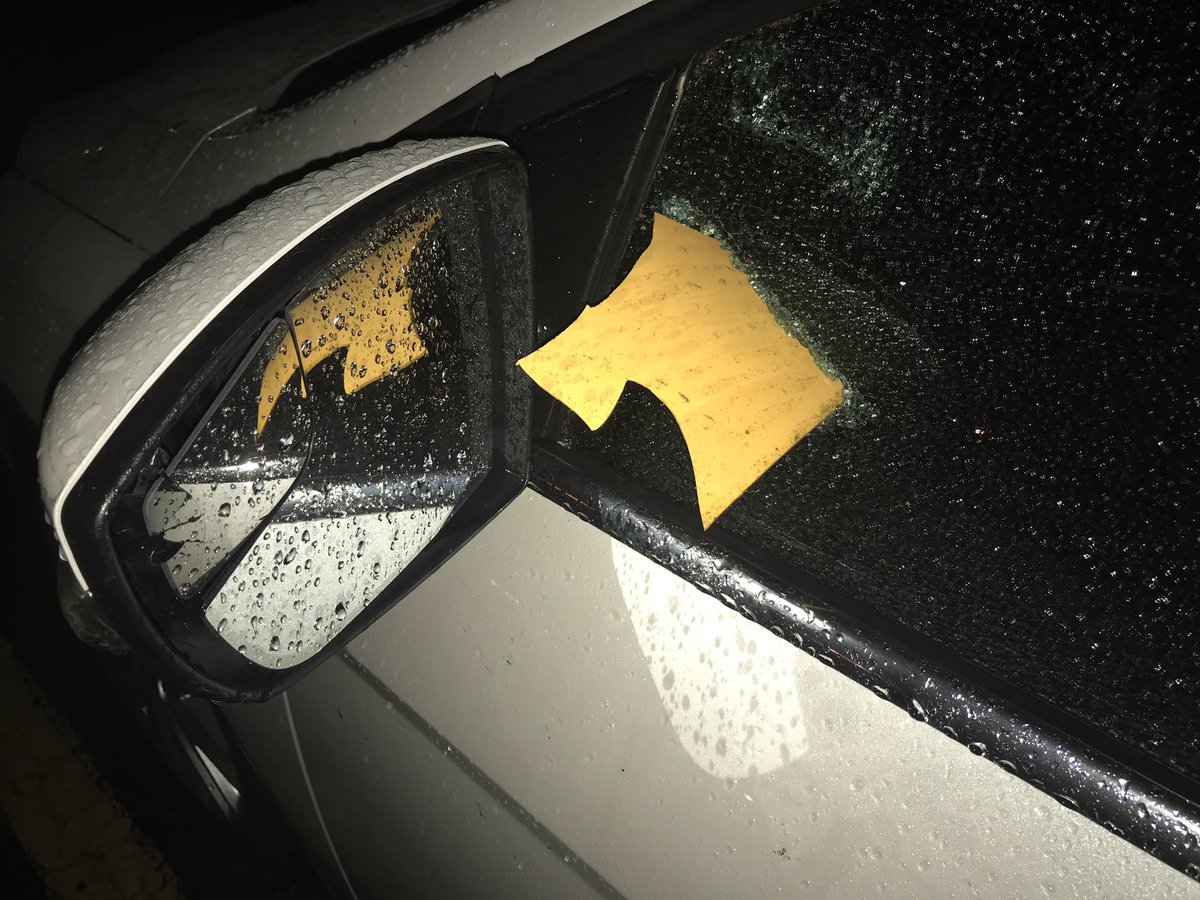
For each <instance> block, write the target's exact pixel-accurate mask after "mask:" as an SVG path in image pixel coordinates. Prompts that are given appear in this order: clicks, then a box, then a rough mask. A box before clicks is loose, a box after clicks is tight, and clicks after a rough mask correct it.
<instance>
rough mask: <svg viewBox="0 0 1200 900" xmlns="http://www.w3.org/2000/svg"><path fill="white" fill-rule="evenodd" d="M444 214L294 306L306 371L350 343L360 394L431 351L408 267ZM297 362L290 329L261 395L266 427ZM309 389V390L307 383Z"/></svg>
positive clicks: (348, 385) (349, 382)
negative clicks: (418, 319)
mask: <svg viewBox="0 0 1200 900" xmlns="http://www.w3.org/2000/svg"><path fill="white" fill-rule="evenodd" d="M438 217H439V216H438V214H437V213H434V214H433V215H431V216H429V217H428V218H426V219H425V220H423V221H421V222H418V223H417V224H415V225H413V226H411V227H409V228H407V229H405V230H404V231H402V232H401V233H400V234H399V235H397V236H396V237H395V238H393V239H391V240H390V241H388V242H386V243H385V244H383V245H382V246H380V248H379V249H378V250H376V251H375V252H374V253H371V254H370V255H368V256H366V257H365V258H364V259H362V260H361V261H360V262H358V263H356V264H355V265H354V266H352V267H351V268H350V269H349V271H347V272H346V273H345V274H344V275H342V276H340V277H339V278H338V279H336V280H335V281H333V282H331V283H329V284H328V285H326V286H324V287H323V288H322V289H321V290H319V291H317V292H315V293H313V294H311V295H309V296H308V297H306V298H304V299H303V300H301V301H299V302H298V303H297V304H296V305H295V306H294V307H293V308H292V313H291V316H292V326H293V328H294V329H295V333H296V343H297V344H298V345H299V348H300V363H301V364H302V365H303V366H304V373H305V374H306V375H307V374H308V373H309V372H311V371H312V369H313V367H314V366H316V365H318V364H319V363H320V362H321V361H322V360H324V359H325V358H326V357H328V356H329V355H331V354H332V353H334V352H336V351H337V350H341V349H342V348H343V347H344V348H346V363H345V366H344V368H343V370H342V387H343V390H345V392H346V393H347V394H353V393H354V392H355V391H358V390H360V389H362V388H364V387H366V386H367V385H368V384H372V383H374V382H376V381H378V380H379V379H380V378H383V377H384V376H385V375H392V374H395V373H396V372H399V371H401V370H402V369H405V368H407V367H408V366H411V365H412V364H413V363H415V362H416V361H417V360H418V359H421V358H422V357H423V356H426V355H427V354H428V353H429V350H428V349H427V348H426V346H425V342H424V341H422V340H421V336H420V335H419V334H418V333H417V330H416V323H415V322H414V321H413V310H412V287H411V286H410V285H409V283H408V267H409V264H410V263H411V261H412V255H413V252H414V251H415V250H416V249H417V247H418V245H419V244H420V242H421V239H422V238H423V237H424V236H425V234H426V233H427V232H428V231H429V229H430V228H431V227H432V226H433V223H434V222H436V221H437V219H438ZM297 368H299V366H298V365H297V362H296V348H295V347H294V346H293V344H292V339H291V336H290V335H287V336H285V337H284V339H283V340H282V341H281V342H280V345H279V348H278V349H277V350H276V351H275V354H274V355H273V356H272V357H271V359H270V360H269V361H268V363H267V367H266V369H265V370H264V371H263V379H262V388H261V390H260V391H259V395H258V431H259V433H260V434H261V433H262V430H263V429H264V428H266V426H267V422H268V421H269V420H270V418H271V412H272V410H274V408H275V403H276V402H277V400H278V398H279V396H280V393H281V392H282V391H283V389H284V387H286V386H287V384H288V382H289V381H291V379H292V376H293V375H295V374H296V369H297ZM301 390H302V391H304V392H305V396H307V390H306V389H305V388H304V385H303V384H301Z"/></svg>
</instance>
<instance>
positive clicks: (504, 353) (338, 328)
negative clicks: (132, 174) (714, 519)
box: [39, 139, 532, 700]
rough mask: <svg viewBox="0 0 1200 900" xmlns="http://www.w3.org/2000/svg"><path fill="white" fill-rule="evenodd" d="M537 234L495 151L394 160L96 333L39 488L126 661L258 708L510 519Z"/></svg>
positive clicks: (344, 174) (470, 145) (186, 272)
mask: <svg viewBox="0 0 1200 900" xmlns="http://www.w3.org/2000/svg"><path fill="white" fill-rule="evenodd" d="M529 234H530V230H529V200H528V189H527V185H526V181H525V171H524V165H523V163H522V161H521V159H520V158H519V157H518V156H517V155H516V154H515V153H513V152H512V151H510V150H509V149H507V148H506V147H505V146H504V145H503V144H502V143H501V142H499V141H494V140H485V139H453V140H433V141H423V142H417V143H406V144H401V145H398V146H396V147H394V148H391V149H387V150H382V151H379V152H374V153H369V154H366V155H364V156H360V157H358V158H356V159H353V160H350V161H348V162H345V163H341V164H339V165H336V166H334V167H333V168H331V169H328V170H325V171H321V172H316V173H313V174H311V175H309V176H307V177H306V178H304V179H303V180H301V181H299V182H297V183H296V184H293V185H291V186H288V187H285V188H283V189H281V190H279V191H276V192H275V193H273V194H271V195H270V196H269V197H266V198H264V199H262V200H259V201H257V202H255V203H253V204H252V205H250V206H249V207H248V208H247V209H246V210H245V211H244V212H242V213H240V214H239V215H237V216H235V217H234V218H233V219H231V220H229V221H228V222H226V223H224V224H223V225H220V226H218V227H217V228H215V229H213V230H212V231H210V232H209V233H208V234H207V235H205V236H204V237H203V238H201V239H200V240H199V241H197V242H196V243H195V244H193V245H192V246H191V247H189V248H188V249H187V250H185V251H183V252H182V253H181V254H179V255H178V256H177V257H176V258H175V259H174V260H172V261H171V262H170V263H169V264H168V265H167V266H166V267H165V268H164V269H163V270H161V271H160V272H159V273H158V274H157V275H155V276H154V277H153V278H151V279H149V280H148V281H147V282H145V283H144V284H143V285H142V286H141V287H140V288H139V289H138V291H137V292H136V293H135V294H134V295H133V296H132V297H131V298H130V299H129V300H128V301H127V302H126V304H125V305H124V306H123V307H121V308H120V309H119V310H118V311H117V312H116V313H115V314H114V315H113V316H112V317H111V318H110V319H108V321H107V322H105V323H104V325H103V327H102V328H101V329H100V330H99V332H98V333H97V334H96V335H95V336H94V337H92V339H91V340H90V341H88V343H87V344H86V345H85V346H84V348H83V349H82V350H81V351H80V353H79V354H78V356H77V357H76V358H75V359H74V361H73V362H72V364H71V366H70V368H69V370H68V371H67V373H66V375H65V376H64V378H63V379H62V381H61V382H60V383H59V385H58V387H57V389H56V391H55V394H54V399H53V402H52V404H51V406H50V410H49V413H48V415H47V417H46V422H45V426H44V428H43V432H42V442H41V448H40V450H39V458H40V475H41V482H42V489H43V496H44V500H45V503H46V506H47V510H48V513H49V516H50V519H51V522H52V525H53V527H54V529H55V532H56V534H57V537H58V540H59V543H60V547H61V550H62V555H63V557H64V558H65V560H66V562H67V564H68V565H69V567H70V569H71V571H72V572H73V574H74V577H75V579H76V580H77V581H78V583H79V585H80V587H81V588H82V589H83V590H84V591H86V592H87V594H88V596H89V598H90V600H91V601H92V602H94V603H96V604H97V605H98V607H99V609H100V611H101V612H102V613H103V616H104V618H105V619H106V620H107V621H108V623H109V624H110V625H111V627H112V628H113V629H114V630H115V631H116V632H117V634H118V635H119V636H120V637H121V638H122V639H123V640H124V641H125V642H126V644H127V645H128V646H129V648H130V650H131V651H132V652H134V653H136V654H138V655H139V656H140V657H142V658H143V659H144V660H145V661H146V662H148V663H149V664H150V665H152V666H153V667H154V668H156V669H158V670H159V671H160V672H161V673H162V674H164V675H165V676H167V677H169V678H171V679H172V680H174V681H175V682H176V683H180V684H181V686H182V687H184V688H185V689H187V690H190V691H193V692H195V693H200V694H203V695H205V696H208V697H212V698H216V699H223V700H257V699H265V698H267V697H269V696H271V695H272V694H274V693H276V692H278V691H279V690H281V689H282V688H284V687H285V686H287V685H288V684H290V683H291V682H293V681H294V680H295V679H297V678H299V677H300V676H301V675H303V674H304V673H305V672H307V671H309V670H310V669H312V668H313V667H314V666H316V665H317V664H319V662H320V661H321V660H322V659H323V658H324V657H326V656H327V655H329V654H330V653H332V652H334V651H335V650H336V648H338V647H339V646H340V645H342V644H344V643H345V642H346V641H348V640H349V639H350V638H352V637H353V636H354V635H356V634H357V633H359V632H360V631H362V630H363V629H364V628H366V627H367V626H368V625H369V624H370V623H371V622H372V621H374V620H375V619H376V618H378V617H379V616H380V615H381V614H382V613H383V612H384V611H385V610H387V609H388V608H389V607H390V606H391V605H393V604H394V603H395V602H397V601H398V600H399V599H400V598H401V597H402V596H404V594H405V593H406V592H407V591H409V590H410V589H411V588H412V587H413V586H415V585H416V584H417V583H418V582H419V581H420V580H421V579H422V578H424V577H425V576H426V575H428V574H429V573H430V572H431V571H433V570H434V569H435V568H436V567H437V566H438V565H439V564H440V563H441V562H442V561H444V560H445V559H446V558H447V557H448V556H449V555H450V554H451V553H453V552H454V551H455V550H456V549H457V548H458V547H459V546H460V545H461V544H462V543H463V542H464V541H465V540H467V538H469V537H470V535H472V534H473V533H474V532H475V531H476V530H477V529H478V528H479V527H480V526H481V525H482V524H483V523H484V522H486V521H487V520H488V519H489V518H490V517H491V516H493V515H494V514H495V513H496V512H498V511H499V510H500V509H501V508H502V507H503V506H504V505H505V504H506V503H507V502H508V501H509V500H511V499H512V498H513V497H514V496H515V495H516V493H517V492H518V491H519V490H520V488H521V487H522V486H523V485H524V483H525V479H526V475H527V470H528V458H529V386H528V382H527V381H526V380H523V379H522V378H520V377H519V373H518V372H517V369H516V368H515V362H516V360H517V359H518V358H519V357H521V356H522V355H523V354H525V353H527V352H528V351H529V349H530V341H531V307H532V303H531V290H532V288H531V273H530V266H531V263H530V260H531V254H530V245H529V240H530V238H529Z"/></svg>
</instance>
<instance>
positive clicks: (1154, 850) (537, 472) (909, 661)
mask: <svg viewBox="0 0 1200 900" xmlns="http://www.w3.org/2000/svg"><path fill="white" fill-rule="evenodd" d="M589 465H590V464H589V463H588V462H587V461H579V464H576V462H575V458H574V456H573V455H572V454H570V451H563V450H561V449H560V448H557V447H549V446H547V445H544V444H543V445H537V446H535V448H534V455H533V460H532V466H531V474H530V487H532V488H533V489H534V490H536V491H538V492H539V493H541V494H543V495H544V496H546V497H547V498H549V499H551V500H553V501H554V502H556V503H558V504H559V505H560V506H562V507H564V508H565V509H567V510H568V511H569V512H572V513H574V514H575V515H577V516H578V517H579V518H581V519H583V520H584V521H585V522H588V523H590V524H592V525H595V526H596V527H598V528H600V529H601V530H602V531H604V532H605V533H607V534H609V535H611V536H612V537H614V538H616V539H617V540H619V541H621V542H623V543H625V544H627V545H628V546H630V547H632V548H633V549H634V550H637V551H638V552H640V553H642V554H643V555H645V556H647V557H648V558H650V559H652V560H654V561H655V562H657V563H658V564H660V565H662V566H664V567H665V568H667V569H669V570H670V571H672V572H674V573H675V574H677V575H679V576H680V577H682V578H684V579H686V580H688V581H690V582H691V583H692V584H694V585H695V586H696V587H697V588H699V589H700V590H701V591H703V592H705V593H706V594H710V595H711V596H713V597H716V598H717V599H719V600H720V601H721V602H723V603H724V604H725V605H726V606H729V607H730V608H732V609H733V610H735V611H737V612H739V613H740V614H741V615H743V616H745V617H746V618H748V619H750V620H751V621H753V622H756V623H757V624H759V625H761V626H762V627H764V628H767V629H769V630H770V631H771V632H773V633H774V634H776V635H778V636H779V637H781V638H783V639H785V640H787V641H790V642H791V643H792V644H794V645H795V646H797V647H799V648H801V649H803V650H805V651H806V652H808V653H809V654H810V655H811V656H814V657H816V658H817V659H818V660H820V661H821V662H823V663H825V664H826V665H828V666H830V667H832V668H833V669H835V670H837V671H838V672H841V673H842V674H844V675H848V676H849V677H851V678H853V679H854V680H855V681H857V682H858V683H859V684H862V685H864V686H865V687H869V688H871V689H872V690H873V691H875V693H876V694H878V695H879V696H880V697H883V698H884V699H886V700H888V701H890V702H891V703H893V704H895V705H896V706H899V707H900V708H901V709H903V710H905V711H906V712H907V713H908V714H909V715H911V716H912V717H913V718H915V719H918V720H919V721H922V722H925V723H927V724H928V725H930V726H932V727H934V728H937V729H939V730H941V731H942V732H944V733H945V734H947V735H949V736H950V737H952V738H954V740H956V741H958V742H959V743H960V744H963V745H964V746H966V747H967V749H969V750H970V751H971V752H972V753H975V754H977V755H980V756H984V757H986V758H988V759H990V760H991V761H992V762H994V763H996V764H997V765H999V766H1001V767H1002V768H1004V769H1005V770H1007V771H1008V772H1010V773H1012V774H1014V775H1016V776H1017V777H1019V778H1021V779H1022V780H1024V781H1026V782H1028V783H1029V784H1032V785H1033V786H1034V787H1036V788H1038V789H1039V790H1041V791H1044V792H1045V793H1047V794H1049V795H1050V796H1051V797H1053V798H1054V799H1055V800H1057V801H1058V802H1059V803H1061V804H1062V805H1064V806H1066V807H1067V808H1068V809H1072V810H1075V811H1076V812H1079V813H1081V814H1082V815H1085V816H1087V817H1088V818H1089V819H1091V820H1093V821H1094V822H1096V823H1098V824H1099V825H1102V826H1103V827H1104V828H1106V829H1108V830H1109V831H1111V832H1113V833H1114V834H1116V835H1118V836H1120V837H1123V838H1125V839H1126V840H1127V841H1129V842H1131V843H1132V844H1134V845H1135V846H1137V847H1139V848H1141V849H1142V850H1145V851H1147V852H1148V853H1150V854H1152V855H1153V856H1156V857H1158V858H1159V859H1161V860H1162V861H1164V862H1166V863H1167V864H1169V865H1171V866H1172V867H1174V868H1176V869H1178V870H1180V871H1182V872H1184V873H1185V874H1187V875H1189V876H1191V877H1192V878H1195V879H1197V880H1200V846H1198V842H1200V841H1198V839H1200V809H1198V808H1197V807H1196V805H1195V804H1194V803H1192V802H1190V801H1189V800H1187V799H1185V798H1184V797H1182V796H1180V795H1179V794H1177V793H1175V792H1174V791H1172V790H1170V789H1169V788H1167V787H1164V786H1162V785H1161V784H1160V783H1159V782H1158V781H1156V780H1155V779H1152V778H1150V777H1146V776H1144V775H1142V774H1141V773H1140V772H1137V771H1134V770H1133V769H1132V768H1130V767H1128V766H1125V765H1123V764H1121V763H1120V762H1118V761H1117V760H1116V759H1114V758H1113V757H1111V756H1109V755H1108V754H1106V753H1103V752H1101V751H1098V750H1096V749H1094V748H1093V747H1092V746H1091V745H1089V744H1088V743H1085V742H1084V741H1083V740H1080V739H1078V738H1076V737H1073V736H1070V735H1068V734H1067V733H1065V732H1064V731H1063V730H1061V729H1059V728H1056V727H1054V726H1052V725H1050V724H1049V723H1048V722H1047V721H1044V720H1042V719H1040V718H1038V717H1036V716H1031V715H1028V714H1024V713H1022V712H1021V711H1020V710H1019V709H1017V708H1015V707H1014V706H1013V705H1012V704H1011V703H1008V702H1006V701H1004V700H1002V699H1001V698H1000V697H999V696H997V695H996V694H994V693H992V692H991V691H989V690H986V689H984V688H982V687H980V686H978V685H976V684H974V683H972V681H970V680H968V679H966V678H964V677H962V676H961V675H957V674H955V673H954V672H953V671H951V669H950V668H948V667H946V666H943V665H942V664H941V663H939V662H937V661H935V660H931V659H927V658H924V657H923V656H922V655H921V654H920V653H919V652H916V651H914V650H911V649H908V648H906V647H902V646H901V645H900V642H899V641H893V640H889V639H888V638H886V637H884V635H883V634H882V633H880V632H879V631H878V630H877V629H876V628H875V627H874V626H871V625H868V624H866V623H865V622H863V621H862V620H861V619H860V618H859V617H856V616H853V615H851V614H848V613H846V612H844V611H843V610H841V609H839V608H838V607H837V606H833V605H828V604H825V603H822V602H821V600H820V590H819V588H818V586H815V585H814V586H813V589H812V590H807V591H806V590H799V589H797V588H795V587H791V586H788V585H787V584H786V583H785V582H784V581H783V580H782V579H780V578H775V577H772V576H769V575H764V574H761V572H760V570H759V569H758V568H757V567H755V568H754V569H751V568H750V567H749V566H745V565H743V564H742V563H741V562H740V561H739V560H737V559H735V558H733V557H732V556H731V555H730V553H729V551H727V550H725V549H722V547H721V546H719V545H718V544H716V543H715V542H714V541H712V540H710V539H709V538H708V537H705V538H699V537H696V536H694V535H693V534H691V533H690V532H689V530H688V529H687V528H685V527H684V526H682V525H679V524H676V523H674V522H672V521H669V520H668V519H667V517H666V516H664V515H661V514H660V513H657V512H655V511H654V506H655V501H654V500H653V499H652V498H650V497H649V496H648V495H647V497H646V498H641V497H640V496H639V495H640V494H641V493H642V492H641V491H640V489H638V488H632V487H630V486H624V485H623V486H622V487H621V489H620V490H619V491H618V490H614V489H610V488H608V487H606V486H605V484H604V480H608V478H609V477H611V476H608V477H605V476H601V475H599V474H597V475H593V474H591V473H590V472H589V471H587V470H586V469H587V467H588V466H589ZM602 479H603V480H602ZM743 555H744V554H743Z"/></svg>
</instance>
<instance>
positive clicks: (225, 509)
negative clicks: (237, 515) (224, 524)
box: [217, 503, 233, 519]
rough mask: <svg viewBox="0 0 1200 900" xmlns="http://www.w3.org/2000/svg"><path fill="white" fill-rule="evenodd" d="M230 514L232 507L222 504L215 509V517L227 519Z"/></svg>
mask: <svg viewBox="0 0 1200 900" xmlns="http://www.w3.org/2000/svg"><path fill="white" fill-rule="evenodd" d="M232 512H233V507H232V506H230V505H229V504H228V503H222V504H221V505H220V506H219V507H218V508H217V515H218V516H220V517H221V518H222V519H227V518H229V514H230V513H232Z"/></svg>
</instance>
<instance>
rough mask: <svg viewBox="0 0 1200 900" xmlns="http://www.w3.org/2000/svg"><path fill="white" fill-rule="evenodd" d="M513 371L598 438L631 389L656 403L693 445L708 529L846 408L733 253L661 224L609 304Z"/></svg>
mask: <svg viewBox="0 0 1200 900" xmlns="http://www.w3.org/2000/svg"><path fill="white" fill-rule="evenodd" d="M518 365H519V366H520V367H521V368H522V369H524V370H525V372H526V373H527V374H528V375H529V376H530V377H531V378H532V379H533V380H534V381H535V382H537V383H538V384H539V385H540V386H541V387H542V388H543V389H544V390H546V391H547V392H548V393H550V394H551V395H553V396H554V397H555V398H557V399H558V400H560V401H561V402H563V403H565V404H566V405H567V406H568V407H570V408H571V409H572V410H573V411H574V412H575V413H576V414H578V415H579V417H580V418H581V419H583V421H584V422H586V423H587V425H588V427H589V428H591V429H592V430H595V429H597V428H599V427H600V426H601V425H602V424H604V422H605V421H606V420H607V419H608V417H609V415H611V414H612V411H613V409H614V407H615V406H616V404H617V400H618V399H619V398H620V396H621V392H622V391H623V390H624V388H625V384H626V382H629V381H634V382H637V383H638V384H640V385H642V386H644V387H646V388H647V389H648V390H650V391H651V392H652V393H654V395H655V396H656V397H658V399H659V400H661V401H662V402H663V403H664V404H665V405H666V407H667V409H668V410H670V412H671V414H672V415H673V416H674V417H675V421H676V422H678V423H679V428H680V430H681V431H682V432H683V437H684V440H685V441H686V442H687V447H688V451H689V453H690V454H691V458H692V470H693V472H694V474H695V479H696V496H697V500H698V502H699V507H700V519H701V521H702V523H703V525H704V527H705V528H708V527H709V526H710V525H711V524H712V523H713V521H715V520H716V518H717V517H718V516H719V515H721V513H723V512H724V511H725V510H726V509H727V508H728V507H729V505H730V504H731V503H733V502H734V501H735V500H736V499H737V498H738V497H740V496H741V495H742V493H743V492H745V491H746V489H747V488H749V487H750V485H752V484H753V483H754V482H755V481H757V480H758V478H759V477H760V476H761V475H762V474H763V473H764V472H766V471H767V469H769V468H770V467H771V466H772V465H773V464H774V463H775V462H776V460H778V459H779V458H780V457H781V456H783V455H784V454H785V453H787V452H788V450H790V449H791V448H792V447H794V446H795V445H796V443H797V442H798V441H799V440H800V439H801V438H803V437H804V436H805V435H806V434H808V433H809V432H810V431H812V430H813V429H814V428H815V427H816V426H817V425H819V424H820V423H821V422H823V421H824V420H825V419H826V418H827V417H828V416H829V415H830V413H832V412H833V411H834V409H836V408H837V406H838V405H839V404H840V403H841V402H842V384H841V382H840V381H837V380H835V379H832V378H830V377H829V376H828V375H826V374H825V373H824V372H823V371H821V368H820V367H819V366H818V365H817V363H816V361H815V360H814V359H813V356H812V354H811V353H810V352H809V351H808V348H806V347H805V346H804V345H803V344H801V343H800V342H799V341H797V340H796V339H795V338H793V337H792V336H791V335H789V334H788V333H787V332H785V331H784V330H783V329H782V328H781V327H780V326H779V323H778V322H776V321H775V318H774V317H773V316H772V315H771V312H770V310H769V309H768V308H767V306H766V304H764V303H763V301H762V299H761V298H760V297H759V296H758V294H757V293H756V292H755V290H754V288H753V287H752V286H751V284H750V279H749V278H748V277H747V276H746V275H745V273H743V272H741V271H739V270H738V269H737V268H735V267H734V265H733V262H732V260H731V259H730V256H729V252H728V251H727V250H725V248H723V247H722V246H721V245H720V243H719V242H718V241H716V240H714V239H713V238H711V237H708V236H706V235H704V234H701V233H700V232H699V231H696V230H695V229H692V228H689V227H687V226H686V225H681V224H680V223H678V222H675V221H672V220H671V219H668V218H666V217H665V216H662V215H657V214H656V215H655V217H654V237H653V239H652V240H651V242H650V246H649V247H648V248H647V249H646V251H645V252H644V253H643V254H642V256H641V258H640V259H639V260H638V261H637V263H636V264H635V265H634V267H633V269H632V270H631V271H630V273H629V275H628V276H627V277H626V278H625V280H624V281H622V282H621V284H620V285H619V286H618V287H617V289H616V290H615V291H613V293H612V294H611V295H610V296H609V297H608V299H606V300H605V301H604V302H602V303H600V304H598V305H597V306H594V307H590V308H588V309H585V310H584V311H583V312H582V313H581V314H580V315H579V318H578V319H576V320H575V321H574V322H573V323H572V324H571V325H570V326H569V327H568V328H567V329H566V330H565V331H563V332H562V333H561V334H560V335H558V336H557V337H556V338H554V339H553V340H551V341H550V342H549V343H547V344H546V345H545V346H543V347H541V348H540V349H538V350H536V351H534V352H533V353H531V354H529V355H528V356H526V357H525V358H523V359H522V360H520V361H519V362H518Z"/></svg>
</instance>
